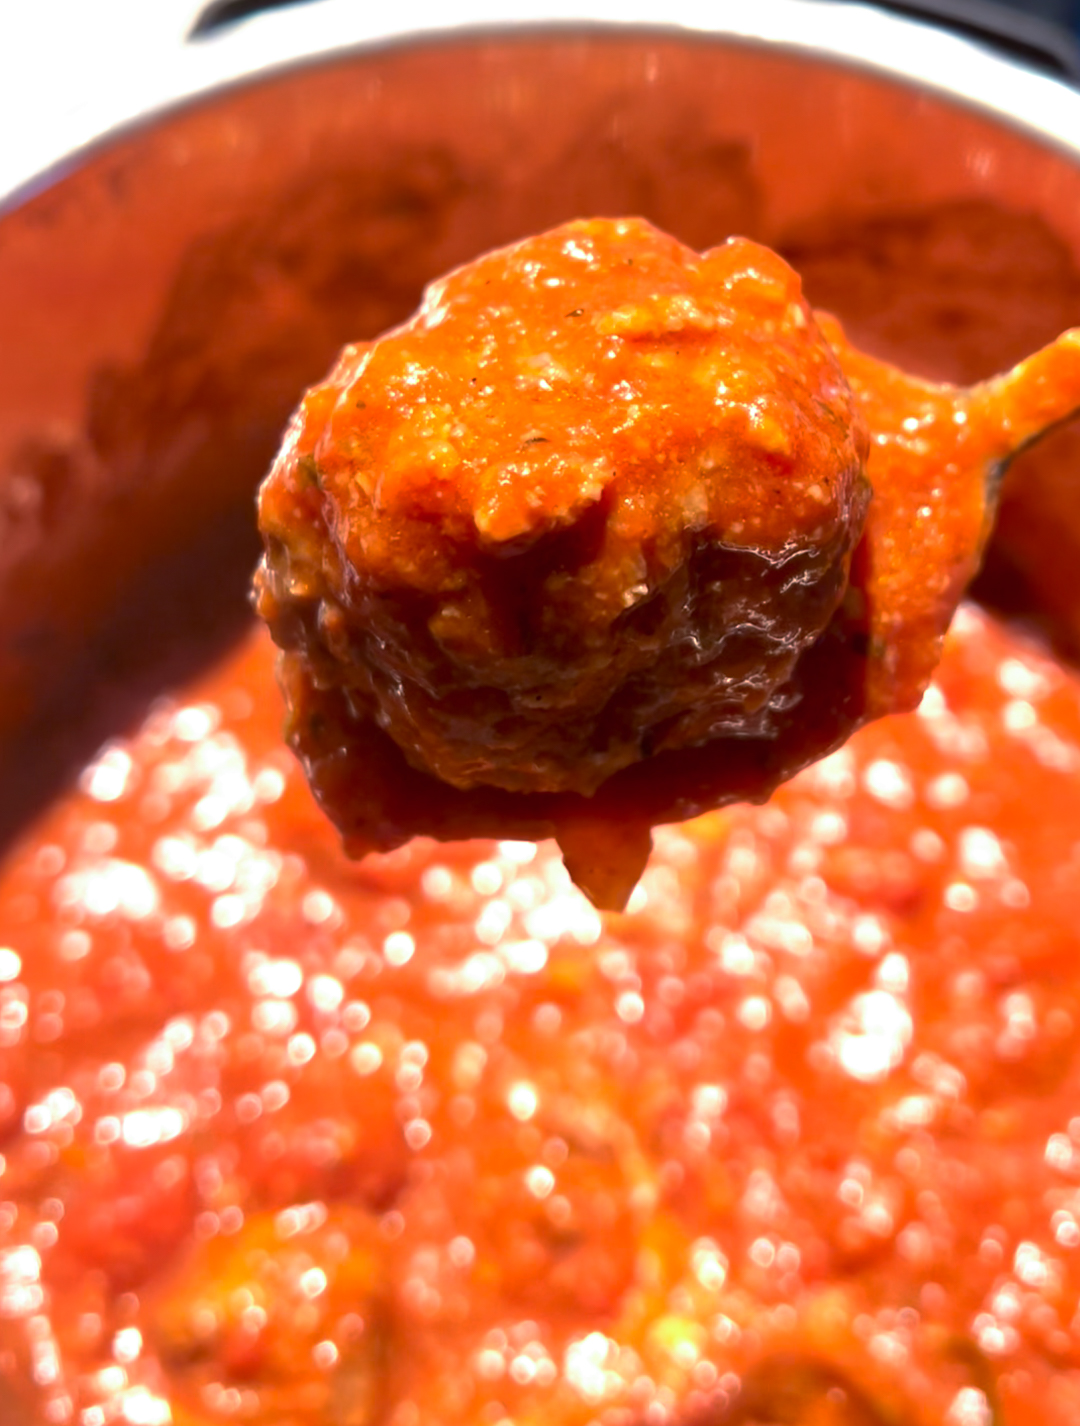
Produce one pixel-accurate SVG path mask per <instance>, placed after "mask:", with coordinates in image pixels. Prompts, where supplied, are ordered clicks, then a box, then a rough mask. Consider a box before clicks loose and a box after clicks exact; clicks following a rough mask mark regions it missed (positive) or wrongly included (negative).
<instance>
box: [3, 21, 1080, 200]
mask: <svg viewBox="0 0 1080 1426" xmlns="http://www.w3.org/2000/svg"><path fill="white" fill-rule="evenodd" d="M566 30H577V31H586V32H587V31H593V32H596V33H601V34H603V33H615V34H622V35H625V34H629V33H633V32H635V31H636V32H638V33H641V32H643V31H644V32H648V31H654V32H656V33H659V34H666V35H669V36H670V35H682V36H685V37H687V38H694V37H697V38H699V39H701V40H705V41H718V42H724V41H733V42H735V43H745V44H750V45H755V46H758V45H760V46H765V47H773V48H777V49H780V50H783V51H786V52H789V53H791V52H794V53H798V54H805V55H807V56H809V57H811V58H814V59H819V60H827V61H833V62H838V63H841V64H847V65H851V66H854V67H856V68H860V69H864V70H869V71H871V72H874V73H877V74H880V75H881V76H882V77H883V78H886V79H892V80H894V81H899V82H901V83H908V84H915V85H917V86H918V87H919V88H923V89H927V90H930V91H933V92H936V93H937V94H939V95H942V96H944V97H946V98H951V99H954V100H959V101H960V102H962V103H966V104H968V105H970V106H972V107H974V108H976V109H979V110H981V111H983V112H984V113H987V114H989V115H991V116H994V117H996V118H998V119H1002V120H1004V121H1005V122H1006V123H1008V124H1009V125H1010V126H1012V127H1014V128H1020V129H1022V130H1026V131H1028V132H1029V133H1031V134H1032V135H1034V136H1035V137H1037V138H1040V139H1042V140H1043V141H1048V142H1049V143H1050V144H1052V145H1053V146H1055V147H1057V148H1060V149H1063V150H1064V151H1065V152H1066V153H1067V154H1069V155H1070V156H1071V157H1073V158H1075V159H1077V160H1078V161H1080V92H1078V91H1076V90H1074V89H1073V88H1071V87H1070V86H1069V85H1068V84H1065V83H1063V82H1062V81H1060V80H1057V79H1054V78H1051V77H1049V76H1047V75H1046V74H1045V73H1043V72H1041V71H1039V70H1036V69H1034V68H1031V67H1029V66H1027V65H1025V64H1022V63H1020V62H1019V61H1016V60H1013V59H1008V58H1003V57H1002V56H1000V55H998V54H996V53H994V52H993V51H992V50H990V49H989V48H987V47H986V46H985V45H983V44H981V43H979V42H978V41H975V40H971V39H967V38H964V37H962V36H959V35H956V34H952V33H950V32H947V31H945V30H942V29H940V28H938V27H937V26H935V25H933V24H930V23H926V22H924V21H922V20H917V19H911V18H908V17H906V16H901V15H897V14H891V13H888V12H886V11H883V10H879V9H876V8H875V7H873V6H872V5H866V4H861V3H846V2H845V3H838V0H754V4H753V5H752V6H748V5H747V4H746V2H745V0H664V3H663V4H658V3H657V0H546V3H545V4H543V5H542V6H538V5H533V4H531V3H515V4H513V5H512V6H511V7H508V6H507V3H506V0H463V3H457V4H455V7H454V12H453V14H452V15H450V16H448V15H447V12H446V9H445V8H444V6H443V5H441V4H438V3H437V0H396V3H395V4H394V6H393V7H387V8H386V9H384V8H383V7H376V6H372V5H370V4H369V3H367V0H321V3H319V4H318V5H314V6H308V5H303V6H296V7H292V8H285V9H275V10H272V11H269V12H265V13H263V14H261V15H257V16H255V17H253V18H250V19H248V20H244V21H241V22H238V23H237V24H235V25H233V26H230V27H227V28H224V29H222V30H219V31H216V32H213V33H212V34H210V35H208V36H200V37H199V38H197V39H185V38H183V37H182V36H181V37H178V36H177V34H176V33H175V30H173V31H172V32H170V33H168V34H162V35H160V36H158V37H157V38H156V39H155V37H154V36H153V35H150V36H149V37H147V36H141V37H140V39H141V40H142V39H147V41H148V42H147V43H146V45H145V46H144V49H143V51H142V52H140V53H139V54H138V63H137V64H133V63H132V62H131V58H132V50H131V49H130V48H126V47H125V46H123V45H114V46H113V47H112V52H113V64H112V68H111V70H110V66H109V63H108V61H107V60H106V59H105V58H104V57H103V56H99V57H98V58H99V59H101V61H102V62H101V63H100V64H94V63H92V64H91V66H90V70H89V72H90V73H91V74H92V75H93V77H94V84H93V86H92V89H91V91H90V92H88V93H87V94H85V95H84V96H83V97H82V98H81V99H80V98H79V97H78V96H74V97H73V99H72V102H71V103H68V104H65V105H63V106H62V107H58V106H57V105H56V103H55V100H54V98H52V97H50V95H49V94H48V93H45V94H44V95H43V96H42V99H41V101H40V112H37V113H35V112H33V111H31V112H30V113H29V114H27V113H26V111H25V99H26V93H28V92H29V91H24V94H23V95H22V96H21V101H22V103H23V108H22V110H21V111H20V120H21V122H20V124H19V130H20V132H21V134H22V136H23V138H22V139H21V141H20V143H19V144H18V145H15V144H13V145H11V146H10V149H9V150H8V151H7V152H5V153H2V154H0V216H2V215H3V212H4V211H5V210H8V209H11V208H15V207H19V206H21V205H22V204H23V203H24V202H25V201H27V200H28V199H29V198H31V197H33V196H34V195H35V194H37V193H39V192H41V191H43V190H44V189H47V188H49V187H51V186H52V185H53V184H55V183H57V182H59V181H60V180H61V179H62V178H63V177H64V176H65V175H66V174H67V173H69V172H70V171H72V170H73V169H75V168H78V167H80V166H81V165H82V164H83V163H84V162H85V161H86V160H87V159H88V158H89V157H90V156H91V155H92V154H93V153H94V152H95V151H97V150H98V149H100V148H101V147H103V146H107V145H108V144H109V143H111V142H112V141H114V140H115V139H117V138H119V137H121V136H123V135H125V134H127V133H129V132H131V131H132V130H135V129H138V128H140V127H142V126H143V125H144V124H148V123H154V122H158V121H160V120H162V119H164V118H166V117H167V116H168V115H169V113H170V112H172V111H175V110H177V109H181V108H183V107H186V106H187V105H189V104H192V103H197V102H199V101H201V100H204V99H207V98H210V97H212V96H213V95H214V94H215V93H218V92H225V91H227V90H228V89H231V88H233V87H235V86H238V85H246V84H250V83H257V82H259V81H260V80H262V79H265V78H269V77H271V76H273V75H275V74H280V73H282V72H285V71H288V70H290V69H295V68H300V67H305V66H309V65H316V64H318V63H320V62H326V61H331V60H337V59H341V58H344V57H347V56H348V55H351V54H362V53H364V52H377V51H378V50H380V49H384V48H389V47H397V46H400V45H406V44H410V45H411V44H438V43H445V42H447V41H454V40H467V39H470V38H475V37H477V36H483V35H488V36H494V35H498V36H500V37H516V38H522V39H524V38H527V37H528V36H529V35H530V34H539V33H543V32H545V31H546V32H558V31H566ZM8 132H9V133H10V132H11V129H10V128H8ZM5 147H6V146H5Z"/></svg>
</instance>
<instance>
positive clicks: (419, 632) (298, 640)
mask: <svg viewBox="0 0 1080 1426" xmlns="http://www.w3.org/2000/svg"><path fill="white" fill-rule="evenodd" d="M866 445H867V442H866V436H865V432H864V428H863V425H862V422H861V420H860V417H859V415H858V412H857V410H856V408H855V406H854V403H853V400H852V397H851V394H850V391H849V389H848V386H847V383H846V381H845V380H844V377H843V374H842V372H841V370H840V367H839V364H838V362H837V360H836V357H835V356H834V354H833V352H832V350H831V348H830V347H829V345H828V344H827V343H826V342H825V341H824V339H823V338H822V336H821V334H820V333H819V331H818V328H817V325H816V323H815V321H814V318H813V316H812V314H811V312H810V310H809V308H808V307H807V305H806V303H805V302H804V300H803V298H802V295H801V290H800V285H799V279H798V277H797V276H796V274H795V273H794V272H792V270H791V269H790V268H789V267H788V266H787V265H786V264H785V263H784V262H783V261H782V260H781V259H780V258H778V257H777V256H776V255H775V254H773V253H772V252H770V251H768V250H767V249H765V248H762V247H760V246H759V245H757V244H755V243H752V242H749V241H747V240H745V239H732V240H731V241H729V242H727V243H725V244H723V245H722V246H720V247H718V248H715V249H713V250H712V251H711V252H708V253H705V254H704V255H699V254H697V253H695V252H692V251H691V250H690V249H688V248H686V247H684V246H682V245H681V244H680V243H679V242H677V241H676V240H675V239H674V238H671V237H668V236H666V235H664V234H662V233H660V232H658V231H657V230H655V229H654V228H652V227H650V226H649V225H648V224H647V223H645V222H643V221H641V220H636V219H635V220H599V219H598V220H590V221H587V222H577V223H571V224H568V225H566V226H565V227H562V228H559V229H556V230H555V231H553V232H550V233H546V234H544V235H542V236H540V237H535V238H530V239H528V240H526V241H525V242H522V243H519V244H517V245H516V246H514V247H511V248H508V249H505V250H503V251H500V252H495V253H492V254H489V255H487V256H485V257H482V258H480V259H478V260H477V261H476V262H474V263H472V264H470V265H469V266H467V267H464V268H462V269H460V270H458V271H457V272H455V273H452V274H451V275H450V276H448V277H446V278H444V279H443V280H441V281H440V282H437V283H435V284H434V285H433V286H432V287H430V288H429V289H428V291H427V293H426V295H425V297H424V301H423V303H422V305H421V307H420V309H419V311H418V312H417V314H416V315H415V317H414V318H413V319H412V320H411V321H410V322H408V323H407V324H406V325H405V326H403V327H401V328H399V329H398V330H396V331H393V332H391V333H389V334H387V335H385V336H383V337H381V338H379V339H378V340H376V341H374V342H367V343H362V344H359V345H356V346H351V347H349V348H347V349H346V350H345V352H344V353H343V355H342V357H341V359H340V360H339V362H338V364H337V366H336V368H335V369H334V371H333V372H332V373H331V374H330V376H329V378H328V379H327V380H326V381H325V382H324V383H323V384H322V385H320V386H317V387H315V388H314V389H313V390H312V391H310V392H309V393H308V395H307V396H306V397H305V399H304V402H303V404H302V406H301V408H300V410H299V412H298V413H297V415H296V418H295V420H294V422H293V425H292V427H291V429H290V431H289V434H288V436H287V438H286V440H285V443H284V446H283V448H282V450H281V453H280V455H279V457H278V459H277V461H276V463H275V465H274V467H273V470H272V471H271V473H270V475H269V477H268V479H267V481H266V483H265V485H264V488H263V491H262V495H261V500H260V524H261V528H262V531H263V535H264V537H265V540H266V548H267V553H266V558H265V561H264V565H263V570H262V573H261V575H260V592H259V605H260V610H261V612H262V613H263V615H264V617H265V618H266V619H267V621H268V623H269V624H270V627H271V630H272V631H273V633H274V636H275V638H276V639H277V640H278V642H279V643H280V644H281V645H282V646H283V647H285V648H287V649H295V650H300V651H301V652H302V655H303V658H304V661H305V663H306V665H307V667H308V668H309V669H310V673H311V677H312V679H313V681H314V684H315V686H316V687H317V688H318V689H321V690H331V689H336V690H339V691H340V693H341V694H342V695H343V697H344V699H345V701H346V703H347V706H348V710H349V714H350V716H351V718H352V719H353V720H355V721H356V722H357V723H368V724H371V725H373V726H374V727H375V728H378V729H380V730H382V731H383V732H384V733H385V734H387V735H388V737H389V738H390V739H391V740H392V741H393V743H394V744H395V745H396V747H397V748H399V749H400V750H401V753H402V755H403V756H404V758H405V759H406V760H407V762H408V763H409V764H410V765H411V766H412V767H413V768H415V769H417V770H419V771H420V772H423V773H427V774H430V775H431V776H432V777H434V778H436V779H438V780H439V781H441V782H443V783H446V784H449V785H450V786H452V787H454V788H458V789H475V788H498V789H503V790H505V791H507V792H513V793H563V792H576V793H580V794H584V795H586V796H588V795H591V794H593V793H594V792H595V791H596V790H597V788H598V787H600V786H601V785H602V784H603V783H604V782H606V781H607V780H608V779H609V778H611V777H612V776H613V775H614V774H616V773H618V772H619V771H620V770H622V769H624V768H626V767H628V766H630V765H632V764H635V763H638V762H640V761H642V760H643V759H647V758H650V757H652V756H655V755H656V754H658V753H662V752H665V751H670V750H675V749H681V748H688V747H695V746H698V745H700V744H702V743H705V742H708V741H710V740H712V739H715V738H718V737H734V738H746V737H754V738H761V737H769V736H771V735H773V734H774V733H775V731H776V727H777V720H778V718H779V717H780V716H781V715H782V714H783V713H784V712H785V710H786V709H787V708H788V707H789V705H790V703H791V698H792V692H791V688H790V680H791V676H792V670H793V668H794V666H795V664H796V662H797V660H798V659H799V657H800V655H801V654H802V653H803V652H804V651H805V650H806V649H807V648H808V646H809V645H811V644H812V643H814V642H815V641H816V640H817V639H818V638H819V637H820V635H821V633H822V631H823V630H824V629H825V627H826V626H827V625H828V623H829V621H830V619H831V617H832V616H833V614H834V612H835V610H836V608H837V605H838V604H839V602H840V600H841V599H842V597H843V595H844V592H845V589H846V587H847V584H848V573H849V566H850V560H851V555H852V551H853V549H854V547H855V545H856V543H857V541H858V539H859V536H860V533H861V530H862V526H863V520H864V516H865V511H866V505H867V499H868V485H867V482H866V479H865V476H864V464H865V458H866Z"/></svg>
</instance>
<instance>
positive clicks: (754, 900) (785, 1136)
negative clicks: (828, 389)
mask: <svg viewBox="0 0 1080 1426" xmlns="http://www.w3.org/2000/svg"><path fill="white" fill-rule="evenodd" d="M281 715H282V710H281V704H280V701H279V696H278V694H277V691H276V688H275V685H274V677H273V651H272V648H271V646H270V643H269V639H268V638H267V636H266V635H265V633H263V632H259V633H257V634H254V635H253V636H252V638H251V639H250V640H249V641H248V643H247V644H246V645H245V646H244V647H243V648H241V649H240V650H238V652H237V653H236V655H235V656H234V657H233V658H232V659H231V660H230V661H228V662H227V663H225V664H224V665H222V666H221V667H220V668H219V669H218V670H217V671H216V672H214V673H212V674H211V675H210V676H209V677H208V678H207V679H205V680H204V681H203V682H202V683H201V684H199V685H198V686H196V687H193V688H191V689H190V690H188V691H187V692H186V693H185V694H184V695H183V696H182V697H177V698H175V699H172V700H167V701H164V702H162V703H160V704H159V705H158V706H156V707H155V708H154V709H153V710H152V712H151V713H150V715H149V717H148V719H147V721H146V722H145V724H144V726H143V727H142V728H141V729H140V730H139V731H138V732H136V733H135V734H134V735H133V736H132V737H131V738H129V739H126V740H118V741H115V742H113V743H111V744H109V745H108V746H107V747H106V748H105V749H103V750H102V752H101V754H100V755H99V756H98V757H97V758H96V760H95V761H94V762H93V763H92V764H91V765H90V766H89V767H88V768H87V769H86V771H85V773H84V774H83V777H82V779H81V783H80V786H79V788H78V789H77V790H75V791H74V792H73V793H72V794H71V795H70V796H69V797H67V798H66V799H64V800H62V801H61V802H60V803H58V804H57V805H56V807H55V808H54V809H53V810H52V811H51V812H50V813H49V814H48V815H47V816H46V817H45V818H44V819H43V821H42V822H41V823H40V824H39V825H38V826H37V827H36V828H35V829H34V830H33V831H32V833H31V834H29V835H28V836H27V837H26V839H25V840H24V842H23V843H22V845H21V846H20V847H19V848H17V849H16V851H15V852H14V853H13V854H12V855H11V856H10V858H9V859H8V861H7V862H6V864H5V866H4V868H3V870H2V872H0V1083H2V1089H0V1115H2V1121H0V1122H2V1124H3V1136H2V1139H0V1154H2V1156H3V1157H2V1159H0V1408H2V1412H3V1416H2V1419H3V1420H4V1422H5V1426H6V1423H9V1422H14V1423H19V1426H21V1422H22V1421H23V1420H24V1419H25V1420H28V1421H33V1422H34V1423H39V1422H52V1423H68V1422H71V1423H77V1426H109V1424H110V1423H113V1422H125V1423H143V1426H148V1424H149V1426H164V1423H168V1422H172V1423H176V1426H223V1424H224V1423H232V1422H252V1423H258V1426H375V1423H378V1426H383V1423H387V1426H454V1423H462V1426H466V1423H467V1426H474V1423H475V1426H497V1423H504V1422H518V1423H531V1422H535V1423H545V1426H571V1423H573V1426H586V1423H592V1422H605V1423H613V1426H622V1423H625V1426H645V1423H673V1426H684V1423H694V1422H698V1421H708V1422H710V1423H716V1426H733V1423H743V1424H744V1426H745V1423H751V1422H758V1423H780V1422H784V1423H806V1426H809V1423H813V1426H1028V1423H1034V1422H1038V1423H1041V1426H1072V1423H1075V1421H1076V1420H1077V1419H1078V1418H1080V1317H1078V1308H1080V1117H1078V1108H1077V1107H1078V1105H1080V969H1078V967H1080V929H1078V927H1077V919H1076V905H1077V897H1078V894H1080V856H1078V854H1077V848H1078V847H1080V682H1078V681H1077V679H1076V678H1075V677H1074V676H1073V675H1071V674H1069V673H1066V672H1065V671H1063V670H1062V669H1061V668H1060V667H1058V666H1057V665H1055V664H1054V663H1053V662H1052V661H1050V660H1049V659H1047V658H1046V657H1044V656H1042V655H1041V654H1039V653H1038V652H1037V651H1034V650H1033V649H1032V648H1030V647H1029V646H1027V645H1026V644H1025V643H1024V642H1022V641H1021V640H1020V639H1018V638H1017V637H1015V636H1014V635H1012V634H1010V633H1008V632H1006V631H1005V630H1004V629H1002V628H1001V627H999V626H997V625H995V624H994V623H993V622H992V621H991V620H990V619H988V618H987V617H986V616H984V615H982V614H980V613H979V612H977V611H975V610H974V609H970V608H966V609H963V610H962V611H961V613H960V615H959V616H958V619H957V620H956V623H955V626H954V629H953V632H952V634H951V635H950V639H949V643H948V647H947V649H946V652H945V656H944V659H943V662H942V664H941V666H940V669H939V671H938V674H937V676H936V679H935V681H934V683H933V684H932V686H931V688H930V690H929V691H928V693H927V694H926V696H925V697H924V698H923V700H922V703H921V705H920V707H919V709H918V711H917V712H916V713H912V714H909V715H906V716H904V717H896V718H888V719H884V720H882V721H880V722H877V723H875V724H872V725H870V726H868V727H866V728H864V729H863V730H862V731H861V732H859V733H857V734H856V735H855V736H854V737H853V738H852V739H851V741H850V742H849V743H848V744H847V745H846V746H845V747H844V748H842V749H841V750H839V751H838V752H836V753H834V754H833V755H832V756H830V757H828V758H826V759H825V760H824V761H822V762H820V763H818V764H817V765H815V766H814V767H812V768H809V769H808V770H806V771H804V772H803V773H801V774H800V775H798V776H797V777H796V778H794V779H793V780H792V781H791V782H790V783H788V784H787V785H785V786H784V787H783V788H781V789H780V790H779V791H778V792H777V793H776V794H775V795H774V796H773V798H772V799H771V801H770V802H769V803H768V804H766V805H764V806H760V807H752V806H747V805H741V806H738V807H733V808H730V809H727V810H722V811H717V812H713V813H710V814H708V815H706V816H704V817H701V818H699V819H698V820H696V821H693V822H690V823H686V824H683V825H680V826H678V827H666V828H661V829H659V830H658V832H657V837H656V850H655V853H654V856H653V858H652V861H651V862H650V865H649V867H648V869H647V871H646V872H645V875H644V877H643V878H642V881H641V883H640V885H639V886H638V888H637V889H636V890H635V892H634V894H633V896H632V898H631V901H630V904H629V907H628V909H627V911H626V913H625V914H615V915H602V914H600V913H599V912H597V911H596V910H595V909H594V908H593V907H592V906H591V905H590V904H589V902H588V901H587V900H586V899H585V897H584V896H583V895H582V894H581V893H580V892H579V891H578V890H577V889H576V888H574V887H573V885H572V884H571V883H570V881H569V878H568V876H567V873H566V871H565V869H564V868H563V866H562V864H561V862H560V860H559V857H558V855H557V852H556V849H555V848H554V846H553V845H552V844H550V843H545V844H541V845H539V846H537V845H535V844H534V843H531V842H528V841H524V840H522V841H513V840H510V841H507V840H503V841H489V842H474V843H470V844H467V845H466V844H460V843H458V844H455V843H449V844H441V843H438V842H435V841H432V840H425V839H416V840H413V841H412V842H410V843H409V844H408V845H406V846H404V847H402V848H400V849H398V850H396V851H393V852H390V853H388V854H382V855H380V854H376V855H372V856H369V857H367V858H366V859H365V860H363V861H360V862H355V861H351V860H349V859H348V858H347V857H346V856H345V855H344V854H343V852H342V850H341V848H340V845H339V839H338V836H337V834H336V832H335V831H334V829H333V828H331V827H330V826H329V825H328V824H327V823H326V821H325V819H324V817H323V816H322V814H321V812H320V811H319V810H318V808H317V806H316V804H315V802H314V800H313V798H312V796H311V794H310V792H309V790H308V787H307V784H306V782H305V779H304V776H303V774H302V772H301V770H300V768H299V767H298V766H297V765H296V764H295V763H294V761H293V759H292V757H291V755H290V754H289V753H288V752H287V751H286V750H285V749H284V748H283V747H282V746H281V745H280V741H279V728H280V719H281Z"/></svg>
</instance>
